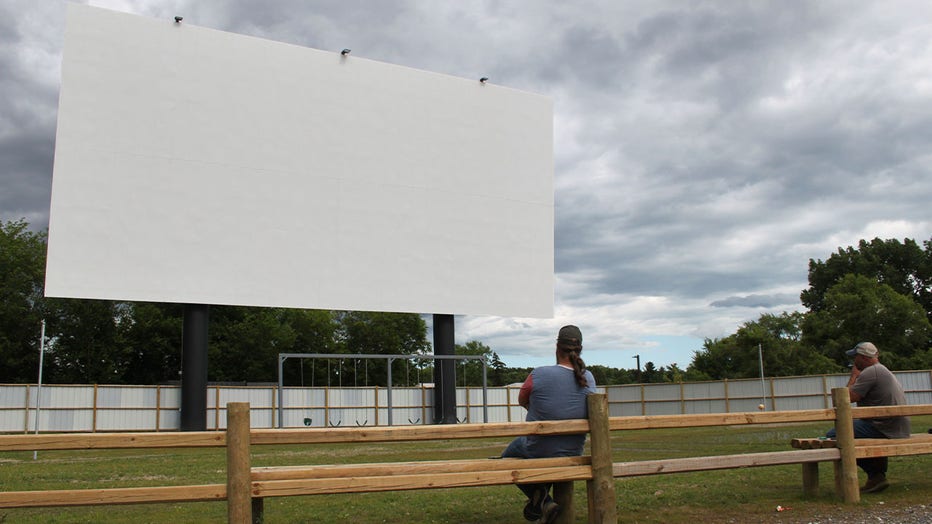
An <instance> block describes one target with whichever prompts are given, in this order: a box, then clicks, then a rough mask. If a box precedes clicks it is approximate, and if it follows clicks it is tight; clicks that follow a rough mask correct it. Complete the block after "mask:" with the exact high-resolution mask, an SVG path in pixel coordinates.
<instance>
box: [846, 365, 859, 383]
mask: <svg viewBox="0 0 932 524" xmlns="http://www.w3.org/2000/svg"><path fill="white" fill-rule="evenodd" d="M859 376H861V370H860V369H858V367H857V366H851V377H850V378H849V379H848V386H851V385H852V384H854V382H855V381H856V380H857V379H858V377H859Z"/></svg>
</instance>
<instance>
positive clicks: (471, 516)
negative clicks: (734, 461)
mask: <svg viewBox="0 0 932 524" xmlns="http://www.w3.org/2000/svg"><path fill="white" fill-rule="evenodd" d="M930 427H932V416H923V417H913V432H914V433H917V432H925V431H926V430H928V429H929V428H930ZM826 429H828V426H827V425H826V424H822V423H807V424H793V425H786V424H781V425H767V426H733V427H713V428H685V429H661V430H637V431H625V432H613V434H612V435H613V438H612V446H613V454H614V460H615V461H616V462H622V461H635V460H647V459H660V458H675V457H695V456H715V455H730V454H738V453H758V452H765V451H786V450H789V449H791V448H790V446H789V441H790V439H791V438H794V437H817V436H820V435H822V434H823V433H824V431H825V430H826ZM506 444H507V441H506V440H505V439H483V440H462V441H438V442H416V443H411V444H360V445H317V446H261V447H260V446H254V447H253V456H252V462H253V466H276V465H299V464H334V463H362V462H391V461H408V460H437V459H456V458H484V457H490V456H494V455H498V454H499V453H500V452H501V450H502V449H503V448H504V446H505V445H506ZM930 470H932V455H920V456H915V457H899V458H894V459H891V467H890V472H889V475H888V478H889V479H890V481H891V487H890V488H889V489H888V490H887V491H885V492H883V493H881V494H876V495H864V496H863V497H862V501H861V503H860V504H859V505H856V506H849V505H845V504H842V503H841V501H840V500H839V499H837V498H836V497H835V495H834V493H833V491H832V486H833V478H832V467H831V465H830V464H829V463H823V464H822V465H821V467H820V476H821V479H820V485H821V487H822V490H821V492H820V495H819V496H818V497H815V498H806V497H803V496H802V480H801V477H802V475H801V467H800V466H799V465H793V466H768V467H760V468H745V469H734V470H722V471H711V472H701V473H680V474H672V475H655V476H648V477H638V478H626V479H617V480H616V483H615V488H616V492H617V496H618V513H619V516H620V517H621V519H620V520H621V521H622V522H643V523H667V522H670V523H697V522H773V521H780V522H797V521H798V522H808V520H807V517H808V516H811V515H825V514H826V513H830V514H839V513H846V512H850V513H852V514H856V513H857V512H859V511H861V510H863V509H864V507H865V506H872V507H877V506H881V505H882V507H885V508H899V507H903V506H918V505H929V504H930V503H932V475H929V471H930ZM224 471H225V451H224V450H223V449H206V450H205V449H183V450H104V451H54V452H53V451H44V452H39V454H38V459H37V460H33V454H32V453H30V452H16V453H0V486H2V489H3V490H5V491H13V490H48V489H92V488H105V487H132V486H159V485H183V484H212V483H217V484H222V483H225V477H224ZM863 480H864V477H863V473H862V474H861V481H862V482H863ZM523 505H524V499H523V496H522V495H521V493H520V492H519V491H518V490H517V488H515V487H514V486H500V487H488V488H461V489H442V490H427V491H407V492H391V493H369V494H355V495H324V496H303V497H285V498H273V499H268V500H266V501H265V521H266V522H268V523H292V522H296V523H297V522H351V523H354V524H365V523H419V522H425V523H427V522H436V523H446V522H456V523H477V524H478V523H483V524H486V523H498V522H516V523H520V522H525V520H524V519H523V517H522V516H521V509H522V507H523ZM777 506H781V507H783V508H789V509H786V510H785V511H783V512H777V511H776V508H777ZM575 515H576V522H586V492H585V483H583V482H577V483H576V513H575ZM225 520H226V503H225V502H198V503H185V504H138V505H126V506H99V507H81V508H29V509H0V523H3V524H8V523H20V522H29V523H33V522H36V523H80V522H88V523H116V522H133V523H149V522H171V523H187V522H191V523H194V522H224V521H225Z"/></svg>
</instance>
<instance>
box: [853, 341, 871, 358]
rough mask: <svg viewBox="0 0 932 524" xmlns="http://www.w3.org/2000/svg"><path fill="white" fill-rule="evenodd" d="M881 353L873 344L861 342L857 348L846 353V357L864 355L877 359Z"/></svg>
mask: <svg viewBox="0 0 932 524" xmlns="http://www.w3.org/2000/svg"><path fill="white" fill-rule="evenodd" d="M878 354H879V352H878V351H877V346H875V345H873V344H871V343H870V342H861V343H859V344H858V345H857V346H854V347H853V348H851V349H849V350H848V351H845V355H848V356H849V357H853V356H855V355H862V356H865V357H868V358H877V355H878Z"/></svg>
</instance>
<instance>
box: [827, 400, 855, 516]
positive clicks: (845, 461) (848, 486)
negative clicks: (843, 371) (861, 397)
mask: <svg viewBox="0 0 932 524" xmlns="http://www.w3.org/2000/svg"><path fill="white" fill-rule="evenodd" d="M832 401H833V402H834V403H835V442H836V443H837V445H838V450H839V451H841V479H840V481H841V495H842V497H843V498H844V501H845V502H847V503H852V504H856V503H858V502H860V501H861V492H860V491H859V490H858V464H857V459H856V457H855V449H854V419H853V418H852V417H851V397H849V396H848V388H834V389H832ZM837 484H838V479H837V478H836V485H837Z"/></svg>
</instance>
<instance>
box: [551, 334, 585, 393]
mask: <svg viewBox="0 0 932 524" xmlns="http://www.w3.org/2000/svg"><path fill="white" fill-rule="evenodd" d="M557 348H558V349H559V350H560V351H561V352H563V353H566V356H567V357H568V358H569V359H570V364H572V365H573V374H574V375H576V383H577V384H578V385H579V387H581V388H584V387H587V386H588V385H589V382H588V381H587V380H586V363H585V362H583V359H582V357H580V356H579V353H580V352H581V351H582V346H580V345H569V344H565V343H563V342H558V343H557Z"/></svg>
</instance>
